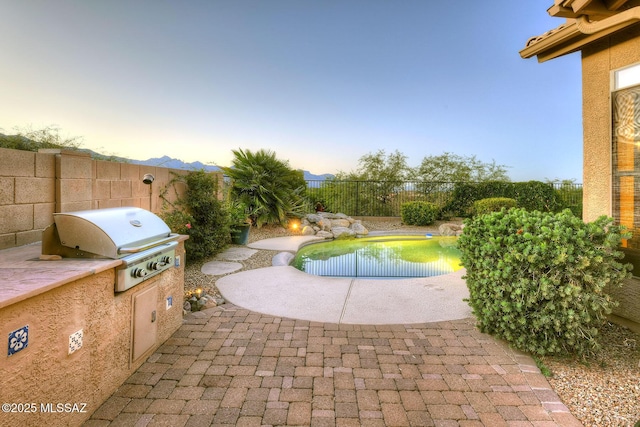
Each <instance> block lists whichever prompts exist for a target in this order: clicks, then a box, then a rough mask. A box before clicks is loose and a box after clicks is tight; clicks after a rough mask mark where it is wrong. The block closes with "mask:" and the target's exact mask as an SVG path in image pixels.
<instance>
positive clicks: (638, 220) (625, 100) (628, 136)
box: [611, 64, 640, 276]
mask: <svg viewBox="0 0 640 427" xmlns="http://www.w3.org/2000/svg"><path fill="white" fill-rule="evenodd" d="M612 89H613V93H612V94H611V102H612V106H611V112H612V118H611V120H612V126H611V130H612V135H611V140H612V157H613V158H612V166H613V171H612V172H613V177H612V178H613V182H612V184H613V218H614V220H615V221H616V223H618V224H621V225H624V226H626V227H627V228H628V229H629V230H630V231H632V232H633V237H632V238H631V239H628V240H626V241H623V243H622V246H623V248H625V252H626V254H627V261H630V262H632V263H633V264H634V275H636V276H639V275H640V64H638V65H636V66H632V67H627V68H625V69H622V70H619V71H615V72H614V74H613V88H612Z"/></svg>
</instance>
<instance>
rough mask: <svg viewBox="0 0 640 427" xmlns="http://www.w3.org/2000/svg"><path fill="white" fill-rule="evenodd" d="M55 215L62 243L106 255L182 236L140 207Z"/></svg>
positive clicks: (124, 254) (118, 254)
mask: <svg viewBox="0 0 640 427" xmlns="http://www.w3.org/2000/svg"><path fill="white" fill-rule="evenodd" d="M53 218H54V222H55V228H56V230H57V234H58V236H59V239H60V244H61V245H62V246H64V247H67V248H72V249H75V250H76V251H78V252H89V253H90V254H95V255H98V256H103V257H106V258H121V257H123V256H126V255H128V254H131V253H136V252H141V251H144V250H146V249H149V248H152V247H154V246H158V245H160V244H163V243H166V242H169V241H173V240H176V239H178V237H179V235H177V234H172V233H171V230H170V229H169V227H168V226H167V224H165V222H164V221H163V220H162V219H160V218H159V217H158V216H157V215H155V214H153V213H152V212H149V211H147V210H144V209H140V208H133V207H123V208H108V209H96V210H87V211H78V212H64V213H54V214H53ZM43 243H44V242H43Z"/></svg>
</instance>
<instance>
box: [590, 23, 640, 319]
mask: <svg viewBox="0 0 640 427" xmlns="http://www.w3.org/2000/svg"><path fill="white" fill-rule="evenodd" d="M638 62H640V25H635V26H633V27H630V28H629V29H627V30H625V31H621V32H619V33H616V34H614V35H612V36H610V37H607V38H605V39H603V40H600V41H598V42H597V43H593V44H591V45H588V46H586V47H585V48H584V49H583V51H582V84H583V126H584V173H583V189H584V196H583V209H584V211H583V212H584V214H583V218H584V220H585V221H593V220H594V219H596V218H597V217H599V216H601V215H609V216H611V215H612V214H613V210H612V167H611V93H610V92H611V73H612V71H613V70H616V69H619V68H622V67H625V66H628V65H632V64H634V63H638ZM608 291H609V293H610V294H611V295H612V296H613V297H614V298H615V299H616V300H617V301H619V302H620V306H619V307H618V308H616V309H615V310H614V314H615V315H617V316H620V317H622V318H626V319H629V320H631V321H632V322H635V323H636V327H640V280H638V279H631V280H627V281H625V282H624V284H623V286H622V287H621V288H616V289H609V290H608Z"/></svg>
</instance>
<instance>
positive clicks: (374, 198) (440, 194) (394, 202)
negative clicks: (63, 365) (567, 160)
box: [307, 180, 582, 217]
mask: <svg viewBox="0 0 640 427" xmlns="http://www.w3.org/2000/svg"><path fill="white" fill-rule="evenodd" d="M457 184H458V183H455V182H423V181H338V180H307V201H308V206H307V210H309V211H313V210H314V209H315V210H318V209H319V208H320V209H324V210H325V211H328V212H342V213H344V214H346V215H350V216H377V217H381V216H395V217H398V216H400V208H401V206H402V204H404V203H406V202H411V201H427V202H431V203H435V204H436V205H438V206H440V207H441V208H444V207H446V206H447V204H448V203H449V202H450V201H451V200H452V197H453V193H454V189H455V187H456V185H457ZM548 185H549V186H551V187H552V188H553V189H554V190H555V192H556V194H557V197H558V199H559V200H560V202H561V203H562V205H563V207H567V208H570V209H572V210H573V211H574V213H576V214H579V215H581V211H582V184H575V183H549V184H548Z"/></svg>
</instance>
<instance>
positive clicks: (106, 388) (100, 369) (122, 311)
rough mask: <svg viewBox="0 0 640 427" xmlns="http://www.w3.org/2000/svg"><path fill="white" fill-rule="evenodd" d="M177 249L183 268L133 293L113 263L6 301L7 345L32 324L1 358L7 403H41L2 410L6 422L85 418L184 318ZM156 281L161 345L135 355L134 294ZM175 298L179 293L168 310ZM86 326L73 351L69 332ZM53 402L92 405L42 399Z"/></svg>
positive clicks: (0, 316) (2, 314)
mask: <svg viewBox="0 0 640 427" xmlns="http://www.w3.org/2000/svg"><path fill="white" fill-rule="evenodd" d="M36 246H38V245H36ZM38 248H39V247H38ZM13 250H15V249H13ZM176 256H180V257H181V260H182V262H181V265H180V267H178V268H172V269H169V270H167V271H165V272H163V273H162V274H160V275H158V276H155V277H153V278H151V279H149V280H148V281H145V282H143V283H142V284H140V285H138V286H135V287H133V288H131V289H129V290H128V291H126V292H122V293H117V294H115V293H114V272H115V270H114V269H109V270H106V271H102V272H101V273H98V274H95V275H92V276H89V277H87V278H84V279H80V280H76V281H74V282H71V283H68V284H65V285H62V286H59V287H56V288H54V289H52V290H50V291H48V292H45V293H42V294H40V295H37V296H34V297H31V298H28V299H25V300H24V301H20V302H18V303H15V304H12V305H9V306H7V307H4V308H0V337H3V338H2V339H3V340H4V345H6V344H7V341H6V340H7V337H8V336H9V334H10V333H11V332H12V331H14V330H16V329H19V328H23V327H24V326H25V325H28V327H29V334H28V345H27V347H25V348H24V349H22V350H21V351H19V352H17V353H15V354H13V355H11V356H7V355H6V353H5V354H4V355H3V356H2V357H0V378H2V386H1V387H0V402H1V403H16V404H35V405H36V406H35V407H34V408H36V409H37V410H36V411H35V413H33V412H31V413H24V411H21V412H23V413H2V414H0V425H15V426H18V425H31V426H35V425H42V426H45V425H48V426H63V425H81V423H82V421H84V420H85V419H87V418H88V417H89V416H90V415H91V414H92V413H93V412H94V411H95V410H96V409H97V408H98V407H99V406H100V405H101V404H102V403H103V402H104V401H105V400H106V399H108V398H109V396H110V395H111V394H112V393H113V392H114V391H115V390H116V389H117V388H118V387H119V386H120V385H121V384H122V383H123V382H124V381H125V380H126V379H127V378H128V377H129V376H130V375H131V374H132V373H133V372H134V371H135V370H136V369H137V368H138V367H139V366H140V365H141V364H142V363H143V362H144V360H146V358H147V356H148V355H149V354H150V353H151V352H153V351H154V350H155V349H157V348H158V347H159V346H160V345H161V344H162V343H163V342H164V341H166V340H167V339H168V338H169V337H170V336H171V334H173V332H175V331H176V330H177V329H178V328H179V327H180V325H181V324H182V304H183V294H184V289H183V287H184V259H185V257H184V244H183V243H182V242H181V243H180V244H179V246H178V249H177V251H176ZM54 262H55V261H54ZM51 268H55V264H54V267H51ZM151 287H157V288H158V295H157V300H156V302H155V305H156V310H157V322H158V329H157V337H156V340H155V345H154V346H153V347H152V348H151V349H150V350H149V351H147V352H146V353H145V354H143V355H142V357H140V358H139V359H138V360H135V361H130V354H131V349H132V343H131V340H132V332H133V331H132V309H133V307H132V301H133V297H134V296H135V295H138V294H139V292H141V291H144V290H146V289H149V288H151ZM168 297H172V298H173V306H172V307H171V308H169V309H167V308H166V299H167V298H168ZM80 329H82V330H83V334H84V337H83V344H82V347H81V348H80V349H79V350H77V351H75V352H74V353H72V354H68V353H69V351H68V349H69V339H70V337H69V336H70V335H71V334H73V333H75V332H76V331H78V330H80ZM4 348H5V351H6V347H4ZM48 403H52V404H53V405H54V407H55V405H56V404H57V403H63V404H64V403H69V404H74V403H75V404H79V408H83V409H84V410H85V412H83V413H79V412H75V413H53V414H52V413H42V412H41V410H42V409H41V404H45V405H46V404H48ZM84 404H86V406H83V405H84Z"/></svg>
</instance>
